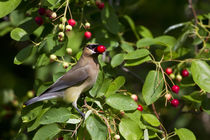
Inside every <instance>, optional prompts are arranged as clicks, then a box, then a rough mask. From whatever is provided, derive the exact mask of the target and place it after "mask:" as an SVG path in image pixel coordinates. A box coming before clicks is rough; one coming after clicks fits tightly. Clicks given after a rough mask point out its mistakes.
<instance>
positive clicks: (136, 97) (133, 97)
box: [131, 94, 138, 102]
mask: <svg viewBox="0 0 210 140" xmlns="http://www.w3.org/2000/svg"><path fill="white" fill-rule="evenodd" d="M131 98H132V99H133V100H134V101H136V102H137V101H138V96H137V95H136V94H132V95H131Z"/></svg>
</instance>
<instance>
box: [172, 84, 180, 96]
mask: <svg viewBox="0 0 210 140" xmlns="http://www.w3.org/2000/svg"><path fill="white" fill-rule="evenodd" d="M171 90H172V91H173V92H174V93H176V94H177V93H178V92H179V86H177V85H173V86H172V88H171Z"/></svg>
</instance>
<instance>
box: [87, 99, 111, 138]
mask: <svg viewBox="0 0 210 140" xmlns="http://www.w3.org/2000/svg"><path fill="white" fill-rule="evenodd" d="M84 102H85V105H84V107H86V108H87V109H89V110H92V112H93V113H94V114H95V115H97V116H98V117H99V118H101V119H102V120H104V122H105V124H106V126H107V128H108V133H109V139H110V140H111V132H112V129H111V126H110V125H109V121H108V120H107V119H106V118H105V117H103V116H102V115H100V114H99V113H98V111H97V110H95V109H94V108H92V107H91V106H89V105H88V104H87V103H86V101H84Z"/></svg>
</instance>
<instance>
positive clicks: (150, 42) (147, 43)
mask: <svg viewBox="0 0 210 140" xmlns="http://www.w3.org/2000/svg"><path fill="white" fill-rule="evenodd" d="M155 43H156V42H155V40H154V39H153V38H142V39H140V40H138V41H137V43H136V46H137V48H142V47H147V46H151V45H154V44H155Z"/></svg>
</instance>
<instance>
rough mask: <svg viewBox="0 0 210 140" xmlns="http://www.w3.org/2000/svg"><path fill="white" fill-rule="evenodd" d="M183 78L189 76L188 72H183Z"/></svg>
mask: <svg viewBox="0 0 210 140" xmlns="http://www.w3.org/2000/svg"><path fill="white" fill-rule="evenodd" d="M182 76H183V77H187V76H189V72H188V70H186V69H184V70H182Z"/></svg>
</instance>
